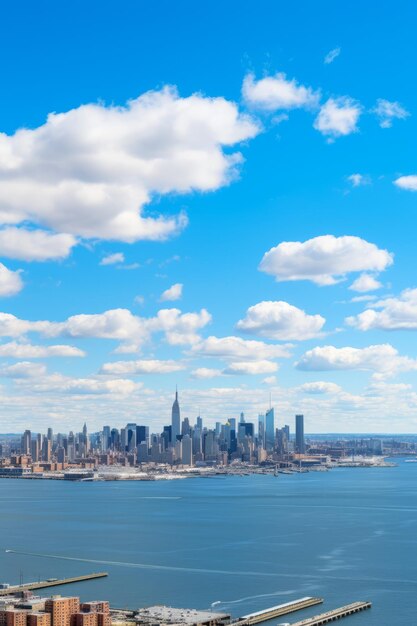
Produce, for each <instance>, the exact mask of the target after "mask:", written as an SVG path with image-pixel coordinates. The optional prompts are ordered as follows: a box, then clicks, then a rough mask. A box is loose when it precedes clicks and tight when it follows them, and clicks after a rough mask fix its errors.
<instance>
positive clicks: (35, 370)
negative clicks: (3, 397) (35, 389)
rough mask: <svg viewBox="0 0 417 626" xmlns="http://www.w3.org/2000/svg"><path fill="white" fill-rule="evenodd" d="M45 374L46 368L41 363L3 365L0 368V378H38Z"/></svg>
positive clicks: (25, 362)
mask: <svg viewBox="0 0 417 626" xmlns="http://www.w3.org/2000/svg"><path fill="white" fill-rule="evenodd" d="M45 373H46V367H45V365H43V364H42V363H31V362H30V361H22V362H21V363H15V364H14V365H5V366H3V367H1V368H0V376H5V377H7V378H38V377H39V376H43V375H44V374H45Z"/></svg>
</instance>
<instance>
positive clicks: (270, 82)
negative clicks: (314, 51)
mask: <svg viewBox="0 0 417 626" xmlns="http://www.w3.org/2000/svg"><path fill="white" fill-rule="evenodd" d="M242 93H243V97H244V99H245V100H246V102H247V103H248V104H250V105H251V106H253V107H255V108H259V109H264V110H266V111H276V110H278V109H296V108H312V107H315V106H317V104H318V101H319V97H320V95H319V93H318V92H315V91H313V90H312V89H311V87H304V85H299V84H298V83H297V81H296V80H294V79H293V80H288V79H287V77H286V75H285V74H283V73H278V74H275V76H267V77H266V78H261V79H260V80H258V81H257V80H256V79H255V77H254V75H253V74H248V75H247V76H246V77H245V80H244V81H243V87H242Z"/></svg>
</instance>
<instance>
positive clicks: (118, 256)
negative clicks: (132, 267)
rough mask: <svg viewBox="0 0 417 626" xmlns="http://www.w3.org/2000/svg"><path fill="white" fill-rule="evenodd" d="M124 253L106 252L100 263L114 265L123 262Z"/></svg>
mask: <svg viewBox="0 0 417 626" xmlns="http://www.w3.org/2000/svg"><path fill="white" fill-rule="evenodd" d="M124 262H125V255H124V254H123V252H115V253H114V254H108V255H107V256H105V257H104V258H102V259H101V261H100V265H115V264H116V263H124Z"/></svg>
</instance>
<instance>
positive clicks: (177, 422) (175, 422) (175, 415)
mask: <svg viewBox="0 0 417 626" xmlns="http://www.w3.org/2000/svg"><path fill="white" fill-rule="evenodd" d="M180 434H181V413H180V405H179V402H178V387H177V386H175V400H174V404H173V405H172V416H171V441H172V443H173V444H174V445H175V442H176V440H177V435H180Z"/></svg>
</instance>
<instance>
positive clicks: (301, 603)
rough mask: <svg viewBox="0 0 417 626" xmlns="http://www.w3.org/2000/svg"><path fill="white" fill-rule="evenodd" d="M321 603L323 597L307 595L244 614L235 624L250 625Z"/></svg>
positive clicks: (239, 625)
mask: <svg viewBox="0 0 417 626" xmlns="http://www.w3.org/2000/svg"><path fill="white" fill-rule="evenodd" d="M322 603H323V598H313V597H310V596H307V597H305V598H300V599H299V600H293V601H292V602H285V603H284V604H278V605H277V606H272V607H271V608H269V609H265V610H263V611H257V612H256V613H250V614H249V615H244V616H243V617H241V618H240V619H239V620H237V621H236V622H235V624H236V625H237V626H252V625H253V624H259V623H260V622H267V621H268V620H270V619H274V618H276V617H281V616H282V615H288V614H289V613H294V612H295V611H301V610H302V609H307V608H308V607H310V606H315V605H316V604H322Z"/></svg>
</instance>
